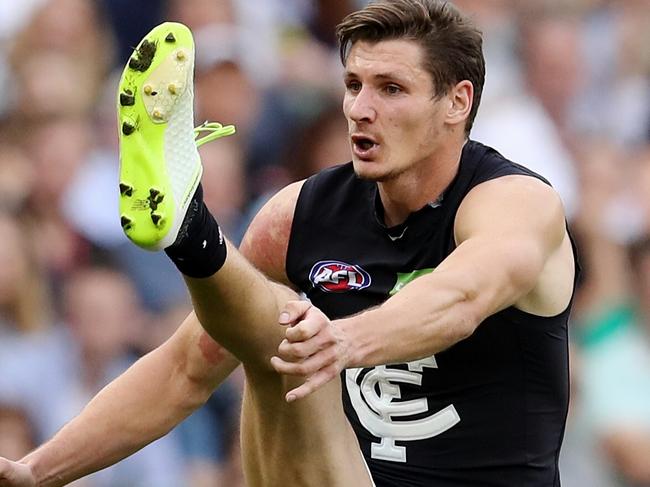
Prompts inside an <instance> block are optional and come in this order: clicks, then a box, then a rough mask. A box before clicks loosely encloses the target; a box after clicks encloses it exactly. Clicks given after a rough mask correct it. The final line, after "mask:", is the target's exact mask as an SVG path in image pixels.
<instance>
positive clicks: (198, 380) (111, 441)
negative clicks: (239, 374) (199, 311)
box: [0, 314, 238, 487]
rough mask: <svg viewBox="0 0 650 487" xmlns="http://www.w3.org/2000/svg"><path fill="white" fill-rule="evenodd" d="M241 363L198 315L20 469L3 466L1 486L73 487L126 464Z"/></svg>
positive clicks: (15, 465)
mask: <svg viewBox="0 0 650 487" xmlns="http://www.w3.org/2000/svg"><path fill="white" fill-rule="evenodd" d="M237 365H238V362H237V360H236V359H234V357H232V356H231V355H230V354H229V353H228V352H227V351H226V350H224V349H223V348H221V347H220V346H219V345H217V344H216V343H215V342H214V341H213V340H212V339H211V338H210V337H209V336H208V335H207V334H206V333H205V332H204V330H203V329H202V328H201V325H200V324H199V322H198V320H197V319H196V317H195V316H194V314H191V315H190V316H189V317H188V318H187V319H186V320H185V321H184V322H183V324H182V325H181V327H180V328H179V329H178V330H177V331H176V333H175V334H174V335H173V336H172V337H171V338H170V339H169V340H168V341H167V342H165V343H164V344H163V345H161V346H160V347H159V348H157V349H156V350H154V351H152V352H151V353H149V354H147V355H146V356H144V357H143V358H141V359H140V360H139V361H138V362H136V363H135V364H134V365H133V366H132V367H131V368H129V369H128V370H127V371H126V372H125V373H124V374H122V375H121V376H120V377H118V378H117V379H115V380H114V381H113V382H111V383H110V384H109V385H108V386H106V387H105V388H104V389H103V390H102V391H101V392H99V394H98V395H97V396H96V397H95V398H94V399H93V400H92V401H91V402H90V403H89V404H88V405H87V406H86V407H85V408H84V410H83V411H82V412H81V413H80V414H79V416H77V417H76V418H75V419H73V420H72V421H71V422H70V423H68V424H67V425H66V426H64V427H63V429H61V431H59V432H58V433H57V434H56V435H55V436H54V437H53V438H52V439H51V440H50V441H48V442H47V443H45V444H44V445H43V446H41V447H40V448H38V449H37V450H35V451H34V452H32V453H30V454H29V455H27V456H26V457H25V458H23V459H22V460H21V461H20V463H12V462H7V461H4V462H0V486H2V487H5V486H8V487H22V486H32V485H33V486H39V487H54V486H60V485H65V484H67V483H69V482H71V481H73V480H75V479H77V478H80V477H82V476H84V475H87V474H89V473H91V472H94V471H96V470H100V469H102V468H104V467H107V466H109V465H112V464H114V463H116V462H118V461H120V460H121V459H123V458H125V457H127V456H129V455H131V454H132V453H134V452H136V451H137V450H139V449H141V448H142V447H144V446H146V445H147V444H149V443H151V442H152V441H154V440H156V439H158V438H160V437H161V436H163V435H165V434H166V433H168V432H169V431H170V430H171V429H172V428H173V427H174V426H176V425H177V424H178V423H180V422H181V421H182V420H183V419H185V418H186V417H187V416H189V414H190V413H192V412H193V411H194V410H196V409H197V408H198V407H200V406H201V405H203V404H204V403H205V401H206V400H207V399H208V397H209V396H210V394H211V393H212V392H213V391H214V389H215V388H216V386H217V385H218V384H219V383H220V382H222V381H223V380H224V379H225V378H226V377H227V376H228V375H230V373H231V372H232V371H233V370H234V369H235V368H236V367H237ZM25 466H27V467H28V468H25ZM17 476H18V477H17ZM12 479H13V480H12Z"/></svg>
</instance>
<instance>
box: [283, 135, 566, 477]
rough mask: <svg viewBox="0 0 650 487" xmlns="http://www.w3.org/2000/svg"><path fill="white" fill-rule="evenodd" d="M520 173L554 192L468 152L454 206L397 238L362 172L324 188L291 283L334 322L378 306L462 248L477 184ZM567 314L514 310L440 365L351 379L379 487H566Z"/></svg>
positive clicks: (427, 362) (435, 210) (481, 149)
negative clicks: (464, 219) (465, 212)
mask: <svg viewBox="0 0 650 487" xmlns="http://www.w3.org/2000/svg"><path fill="white" fill-rule="evenodd" d="M511 174H519V175H528V176H532V177H537V178H539V179H542V180H543V178H541V177H540V176H539V175H537V174H535V173H533V172H532V171H530V170H528V169H526V168H524V167H522V166H520V165H517V164H515V163H513V162H510V161H508V160H507V159H505V158H504V157H503V156H501V155H500V154H499V153H498V152H496V151H495V150H493V149H491V148H489V147H487V146H485V145H482V144H480V143H478V142H474V141H469V142H468V143H466V144H465V147H464V149H463V152H462V156H461V160H460V165H459V169H458V173H457V175H456V176H455V178H454V180H453V182H452V183H451V184H450V186H449V187H448V188H447V190H446V191H445V192H444V194H443V197H442V199H441V200H440V201H439V202H436V203H432V204H429V205H427V206H425V207H424V208H423V209H421V210H419V211H417V212H415V213H413V214H411V215H410V216H409V218H408V219H407V220H406V222H404V224H402V225H400V226H399V227H398V228H392V229H388V228H386V227H385V226H384V225H383V223H382V222H383V218H382V216H381V215H382V207H381V202H380V199H379V196H378V191H377V185H376V183H374V182H371V181H365V180H361V179H359V178H357V177H356V176H355V174H354V171H353V168H352V164H351V163H348V164H345V165H342V166H337V167H335V168H332V169H328V170H325V171H323V172H321V173H319V174H317V175H315V176H312V177H311V178H309V179H308V180H307V181H306V182H305V183H304V185H303V187H302V190H301V193H300V196H299V198H298V202H297V207H296V212H295V216H294V220H293V226H292V230H291V237H290V241H289V250H288V254H287V274H288V276H289V279H290V280H291V281H292V282H293V283H294V284H295V285H296V286H297V287H298V288H300V289H301V290H302V291H303V292H304V293H305V294H306V295H307V297H308V298H309V299H310V300H311V301H312V302H313V304H314V305H316V306H318V307H319V308H320V309H321V310H323V311H324V312H325V313H326V314H327V315H328V316H329V317H330V318H332V319H335V318H340V317H344V316H348V315H351V314H353V313H357V312H360V311H362V310H365V309H367V308H370V307H372V306H376V305H379V304H381V303H382V302H383V301H385V300H386V299H388V298H389V297H390V296H391V295H392V294H394V293H396V292H399V289H400V288H401V287H402V286H403V285H404V284H406V283H408V282H409V281H410V280H412V279H414V278H417V277H418V276H420V275H422V274H425V273H427V272H431V271H432V270H433V269H434V268H435V267H436V266H437V265H439V264H440V262H441V261H442V260H443V259H444V258H445V257H446V256H448V255H449V254H450V253H451V252H452V251H453V250H454V248H455V242H454V232H453V227H454V218H455V215H456V212H457V210H458V207H459V205H460V203H461V201H462V200H463V198H464V197H465V195H466V194H467V193H468V192H469V191H470V190H471V189H472V188H473V187H474V186H476V185H477V184H480V183H482V182H485V181H488V180H491V179H494V178H498V177H502V176H506V175H511ZM495 218H498V216H495ZM569 308H570V306H569ZM568 316H569V309H568V308H567V310H565V311H564V312H563V313H561V314H559V315H557V316H554V317H539V316H535V315H531V314H528V313H525V312H523V311H520V310H518V309H516V308H513V307H511V308H507V309H505V310H503V311H501V312H499V313H497V314H495V315H493V316H491V317H489V318H488V319H486V320H485V321H484V322H483V323H482V324H481V325H480V326H479V327H478V328H477V330H476V331H475V333H474V334H473V335H472V336H471V337H469V338H467V339H465V340H463V341H461V342H459V343H457V344H456V345H454V346H453V347H451V348H449V349H448V350H445V351H443V352H441V353H437V354H435V356H432V357H429V358H427V359H424V360H418V361H416V362H411V363H408V364H394V365H386V366H379V367H373V368H363V369H350V370H347V371H345V372H344V373H343V376H342V379H343V401H344V406H345V411H346V414H347V417H348V419H349V421H350V422H351V424H352V426H353V428H354V430H355V432H356V434H357V437H358V438H359V443H360V445H361V449H362V451H363V454H364V456H365V458H366V461H367V462H368V465H369V467H370V470H371V472H372V475H373V478H374V480H375V482H376V485H377V487H410V486H413V487H434V486H435V487H446V486H449V487H451V486H462V487H472V486H477V487H478V486H480V487H487V486H512V487H525V486H540V487H541V486H544V487H548V486H559V485H560V480H559V472H558V455H559V449H560V445H561V442H562V436H563V432H564V425H565V421H566V415H567V408H568V401H569V372H568V346H567V344H568V339H567V321H568Z"/></svg>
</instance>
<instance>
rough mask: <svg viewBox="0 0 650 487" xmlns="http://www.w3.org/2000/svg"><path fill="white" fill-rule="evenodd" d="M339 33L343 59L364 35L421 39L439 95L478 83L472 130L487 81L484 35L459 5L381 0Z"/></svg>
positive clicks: (468, 126) (374, 38)
mask: <svg viewBox="0 0 650 487" xmlns="http://www.w3.org/2000/svg"><path fill="white" fill-rule="evenodd" d="M336 36H337V38H338V41H339V47H340V53H341V62H343V65H345V63H346V60H347V56H348V53H349V51H350V48H351V47H352V44H354V43H355V42H357V41H359V40H362V41H368V42H379V41H383V40H391V39H407V40H414V41H417V42H419V43H420V45H421V46H422V47H423V48H424V51H425V61H424V67H425V69H426V70H427V71H429V73H430V74H431V77H432V79H433V86H434V90H435V93H434V94H435V96H436V97H439V96H443V95H444V94H445V93H447V92H448V91H449V89H450V88H452V87H453V86H454V85H456V84H457V83H459V82H461V81H463V80H469V81H470V82H471V83H472V85H473V86H474V98H473V100H472V109H471V111H470V114H469V117H468V118H467V122H466V123H465V133H466V134H469V132H470V130H471V129H472V125H473V123H474V118H475V117H476V112H477V111H478V106H479V104H480V102H481V93H482V92H483V84H484V83H485V59H484V58H483V38H482V35H481V31H479V30H478V29H477V28H476V27H475V26H474V24H473V23H472V22H471V21H470V20H469V19H468V18H467V17H466V16H464V15H463V14H461V13H460V11H458V9H456V7H454V6H453V5H451V4H450V3H448V2H443V1H440V0H377V1H375V2H372V3H371V4H370V5H368V6H367V7H365V8H364V9H362V10H358V11H356V12H353V13H351V14H350V15H348V16H347V17H345V18H344V19H343V21H342V22H341V23H340V24H339V25H338V26H337V28H336Z"/></svg>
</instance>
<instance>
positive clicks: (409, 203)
mask: <svg viewBox="0 0 650 487" xmlns="http://www.w3.org/2000/svg"><path fill="white" fill-rule="evenodd" d="M464 145H465V142H463V143H462V144H460V145H457V146H454V147H450V148H449V149H447V150H446V151H444V152H441V153H438V154H436V155H435V156H433V157H431V158H430V159H428V160H426V161H422V163H420V164H418V165H416V166H414V167H412V168H410V169H409V170H407V171H404V172H403V173H401V174H399V175H398V176H395V177H394V178H391V179H389V180H386V181H380V182H378V183H377V186H378V188H379V196H380V198H381V203H382V205H383V207H384V223H385V224H386V226H389V227H392V226H395V225H399V224H400V223H403V222H404V221H406V219H407V218H408V216H409V215H410V214H411V213H413V212H415V211H418V210H419V209H420V208H422V207H424V206H425V205H426V204H428V203H431V202H434V201H436V200H437V199H438V198H439V197H440V196H441V195H442V193H443V192H444V191H445V189H447V187H448V186H449V185H450V184H451V182H452V181H453V179H454V177H455V176H456V173H457V172H458V166H459V163H460V156H461V153H462V150H463V147H464Z"/></svg>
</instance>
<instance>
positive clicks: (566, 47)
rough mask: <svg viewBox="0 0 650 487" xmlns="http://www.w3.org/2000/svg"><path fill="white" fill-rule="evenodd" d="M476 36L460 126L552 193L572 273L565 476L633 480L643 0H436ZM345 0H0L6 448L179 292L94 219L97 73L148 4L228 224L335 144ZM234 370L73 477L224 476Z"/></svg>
mask: <svg viewBox="0 0 650 487" xmlns="http://www.w3.org/2000/svg"><path fill="white" fill-rule="evenodd" d="M454 3H456V4H457V5H458V6H459V7H460V8H461V9H463V10H465V11H467V12H470V13H471V14H472V16H473V17H474V18H475V20H476V22H477V23H478V25H479V26H480V27H481V29H482V30H483V32H484V39H485V54H486V60H487V81H486V88H485V91H484V95H483V101H482V105H481V108H480V110H479V115H478V117H477V121H476V124H475V128H474V130H473V132H472V138H474V139H476V140H479V141H481V142H484V143H486V144H488V145H491V146H493V147H495V148H496V149H498V150H499V151H501V152H502V153H503V154H504V155H505V156H506V157H508V158H511V159H512V160H514V161H516V162H519V163H521V164H524V165H526V166H529V167H531V168H532V169H534V170H535V171H537V172H539V173H541V174H542V175H544V176H546V177H547V178H548V179H549V180H550V181H551V182H552V183H553V185H554V186H555V187H556V188H557V190H558V191H559V192H560V194H561V196H562V199H563V201H564V204H565V207H566V210H567V214H568V216H569V224H570V226H571V228H572V230H573V233H574V235H575V237H576V240H577V242H578V246H579V250H580V254H581V259H582V262H581V263H582V267H583V269H584V276H583V279H582V281H581V283H580V286H579V289H578V294H577V298H576V303H575V312H574V313H573V319H572V323H571V330H570V334H571V347H572V371H571V373H572V403H571V408H570V415H569V419H568V425H567V431H566V435H565V443H564V448H563V453H562V457H561V459H560V462H561V471H562V474H563V485H564V486H565V487H583V486H591V487H601V486H602V487H608V486H615V487H618V486H621V487H627V486H630V487H631V486H650V462H649V461H648V459H649V458H650V47H649V46H650V0H456V1H455V2H454ZM364 4H365V1H363V0H245V1H244V0H141V1H137V2H136V1H132V0H22V1H21V2H15V1H13V0H0V455H2V456H6V457H9V458H19V457H21V456H22V455H24V454H25V453H26V452H28V451H29V450H30V449H32V448H34V446H35V445H37V444H39V443H40V442H42V441H43V440H45V439H46V438H48V437H49V436H51V435H52V434H53V433H54V432H55V431H56V430H58V429H59V428H60V427H61V426H62V425H63V424H64V423H65V422H66V421H68V420H69V419H71V418H72V417H73V416H74V415H76V414H77V413H78V412H79V411H80V409H81V408H82V407H83V405H84V404H85V403H86V402H87V401H88V400H89V399H90V398H91V397H92V396H93V395H94V394H96V393H97V392H98V391H99V390H100V389H101V388H102V387H103V386H104V385H105V384H106V383H107V382H108V381H110V380H111V379H112V378H114V377H116V376H117V375H119V374H120V373H121V372H122V371H124V370H125V369H126V368H127V367H128V366H129V365H130V364H132V363H133V362H134V361H135V360H137V359H138V357H140V356H142V355H143V354H145V353H147V352H148V351H149V350H151V349H152V348H154V347H156V346H157V345H159V344H160V343H162V342H163V341H164V340H165V339H166V338H167V337H168V336H169V335H170V334H171V333H172V332H173V330H174V329H175V328H176V327H177V326H178V325H179V324H180V322H181V321H182V319H183V318H184V316H185V315H186V314H187V312H188V311H189V309H190V305H189V300H188V296H187V293H186V291H185V289H184V287H183V283H182V281H181V279H180V277H179V276H178V274H177V272H176V271H175V270H174V269H173V267H172V266H171V264H169V263H168V262H167V260H166V258H165V256H164V255H161V254H153V253H148V252H145V251H142V250H140V249H138V248H136V247H134V246H133V245H130V244H129V243H128V242H127V241H126V239H125V237H124V236H123V234H122V231H121V228H120V225H119V219H118V217H117V196H118V190H117V187H118V172H117V171H118V155H117V128H116V122H115V92H116V86H117V80H118V78H119V74H120V72H121V68H122V65H123V64H124V63H125V61H126V60H127V59H128V57H129V55H130V53H131V50H132V48H133V46H135V45H136V44H137V43H138V42H139V40H140V38H141V37H142V36H143V35H144V34H145V33H146V32H147V31H148V30H150V29H151V28H152V27H153V26H155V25H156V24H158V23H159V22H161V21H163V20H174V21H180V22H183V23H185V24H186V25H188V26H189V27H190V28H191V29H192V30H193V32H194V34H195V39H196V46H197V47H196V74H195V82H196V88H195V96H196V118H197V119H196V122H197V124H198V123H200V122H202V121H204V120H217V121H221V122H224V123H235V124H236V125H237V128H238V132H237V135H236V136H235V137H230V138H227V139H222V140H220V141H219V142H218V143H212V144H207V145H205V146H203V147H202V148H201V151H200V152H201V155H202V159H203V164H204V167H205V174H204V179H203V184H204V188H205V199H206V203H207V205H208V206H209V208H210V209H211V211H212V212H213V213H214V215H215V216H216V218H217V220H218V221H219V222H220V223H221V225H222V226H223V227H224V229H225V230H226V233H227V235H228V236H229V237H230V238H231V239H232V240H233V241H235V242H238V241H239V240H240V239H241V237H242V234H243V232H244V230H245V228H246V225H247V223H248V222H249V220H250V218H251V215H253V214H254V213H255V211H256V209H257V208H259V206H260V205H261V204H262V203H263V202H264V201H265V200H266V199H267V198H268V197H269V195H271V194H273V193H274V192H275V191H277V190H278V189H279V188H280V187H282V186H284V185H286V184H288V183H289V182H291V181H295V180H297V179H301V178H304V177H307V176H309V175H310V174H313V173H314V172H316V171H318V170H319V169H321V168H324V167H327V166H331V165H334V164H338V163H343V162H346V161H348V160H349V159H350V153H349V152H350V151H349V146H348V141H347V137H346V135H347V127H346V122H345V120H344V118H343V116H342V114H341V109H340V104H341V103H340V102H341V95H342V90H343V83H342V78H341V73H342V70H341V66H340V62H339V60H338V51H337V46H336V43H335V39H334V34H333V33H334V26H335V25H336V24H337V23H338V22H339V21H340V20H341V19H342V18H343V16H345V15H346V14H347V13H349V12H350V11H352V10H354V9H356V8H358V7H360V6H363V5H364ZM241 388H242V377H241V374H240V373H235V374H234V375H233V377H232V378H231V379H230V380H229V381H228V382H226V383H225V384H223V385H222V386H221V387H220V388H219V389H218V390H217V391H216V392H215V394H214V396H213V397H212V398H211V399H210V401H209V402H208V404H207V405H206V406H205V407H204V408H202V409H201V410H199V411H198V412H197V413H195V414H194V415H193V416H191V417H190V418H189V419H188V420H187V421H186V422H185V423H184V424H183V425H182V426H180V427H179V428H177V429H176V430H174V431H173V432H172V433H171V434H170V435H169V436H167V437H165V438H163V439H161V440H159V441H157V442H155V443H154V444H152V445H150V446H149V447H147V448H145V449H144V450H142V451H141V452H140V453H138V454H136V455H134V456H133V457H132V458H130V459H129V460H128V461H125V462H123V463H121V464H119V465H117V466H115V467H112V468H110V469H107V470H106V471H103V472H100V473H98V474H95V475H93V476H90V477H88V478H87V479H84V480H82V481H80V482H77V483H76V484H74V485H78V486H82V487H117V486H119V487H124V486H129V487H140V486H142V487H144V486H148V487H151V486H155V487H165V486H169V487H178V486H192V487H203V486H206V487H207V486H214V487H219V486H229V487H236V486H239V485H242V483H241V482H242V481H241V474H240V469H239V459H238V455H239V454H238V439H237V438H238V432H237V428H238V414H239V412H238V408H239V397H240V392H241Z"/></svg>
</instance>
